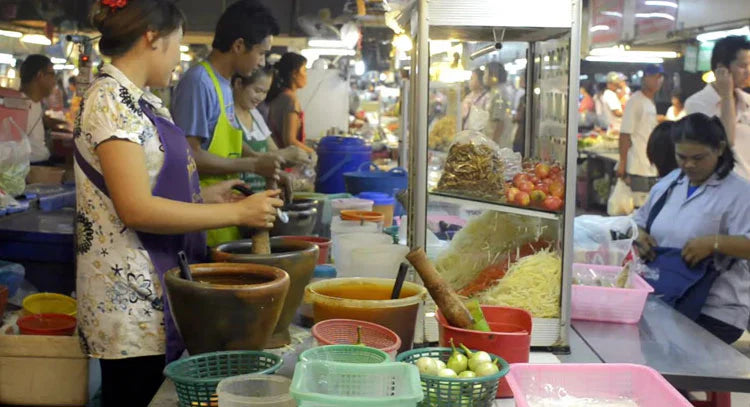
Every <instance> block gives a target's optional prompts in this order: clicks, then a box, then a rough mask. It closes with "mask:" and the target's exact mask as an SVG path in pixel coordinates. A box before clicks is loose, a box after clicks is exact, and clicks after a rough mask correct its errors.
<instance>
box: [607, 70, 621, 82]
mask: <svg viewBox="0 0 750 407" xmlns="http://www.w3.org/2000/svg"><path fill="white" fill-rule="evenodd" d="M618 82H622V77H621V76H620V74H619V73H617V72H610V73H608V74H607V83H618Z"/></svg>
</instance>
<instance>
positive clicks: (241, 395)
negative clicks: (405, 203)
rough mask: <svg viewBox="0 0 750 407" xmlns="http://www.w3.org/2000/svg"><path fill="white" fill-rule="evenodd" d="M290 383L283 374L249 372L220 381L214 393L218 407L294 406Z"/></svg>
mask: <svg viewBox="0 0 750 407" xmlns="http://www.w3.org/2000/svg"><path fill="white" fill-rule="evenodd" d="M291 385H292V381H291V380H289V379H288V378H286V377H284V376H277V375H259V374H249V375H242V376H233V377H228V378H226V379H224V380H222V381H220V382H219V385H218V386H217V387H216V393H217V394H218V396H219V406H220V407H249V406H257V407H296V406H297V404H296V403H295V402H294V398H293V397H292V395H291V394H289V387H290V386H291Z"/></svg>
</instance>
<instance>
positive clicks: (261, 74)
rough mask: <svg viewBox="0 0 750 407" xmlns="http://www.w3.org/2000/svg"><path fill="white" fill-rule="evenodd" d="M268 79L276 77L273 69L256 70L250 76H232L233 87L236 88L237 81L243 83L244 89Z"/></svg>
mask: <svg viewBox="0 0 750 407" xmlns="http://www.w3.org/2000/svg"><path fill="white" fill-rule="evenodd" d="M266 77H271V78H273V77H274V69H273V68H271V67H266V68H263V69H256V70H255V71H254V72H253V73H252V75H250V76H245V75H240V74H234V76H232V86H234V84H235V83H237V81H241V82H242V87H243V88H246V87H248V86H250V85H252V84H254V83H255V82H258V81H259V80H260V79H261V78H266Z"/></svg>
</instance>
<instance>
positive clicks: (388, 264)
mask: <svg viewBox="0 0 750 407" xmlns="http://www.w3.org/2000/svg"><path fill="white" fill-rule="evenodd" d="M383 236H388V235H386V234H383ZM384 243H385V242H384ZM407 254H409V248H408V247H406V246H400V245H395V244H390V242H389V243H387V244H377V245H370V246H364V247H358V248H356V249H352V250H351V252H350V253H349V255H348V256H346V254H345V257H346V258H347V259H348V260H347V261H346V263H345V264H341V265H340V266H339V268H340V269H341V275H342V276H346V277H377V278H396V276H397V275H398V268H399V265H400V264H401V263H403V262H405V261H406V255H407Z"/></svg>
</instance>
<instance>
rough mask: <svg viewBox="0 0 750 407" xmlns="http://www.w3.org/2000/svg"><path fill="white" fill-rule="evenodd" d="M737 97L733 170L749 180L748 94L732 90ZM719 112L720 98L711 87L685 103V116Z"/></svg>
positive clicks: (749, 135) (749, 97) (749, 95)
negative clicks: (735, 163) (734, 162)
mask: <svg viewBox="0 0 750 407" xmlns="http://www.w3.org/2000/svg"><path fill="white" fill-rule="evenodd" d="M734 92H735V95H736V97H737V103H736V108H737V126H736V127H735V130H734V146H733V151H734V157H735V158H736V159H737V165H736V166H735V167H734V170H735V171H737V173H738V174H739V175H740V176H741V177H742V178H745V179H747V180H750V94H748V93H746V92H743V91H742V90H740V89H735V90H734ZM720 110H721V96H719V94H718V93H716V90H715V89H714V87H713V86H711V85H706V87H705V88H703V90H701V91H699V92H697V93H695V94H694V95H693V96H690V97H689V98H688V100H686V101H685V111H686V112H687V114H692V113H703V114H705V115H707V116H719V115H720Z"/></svg>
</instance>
